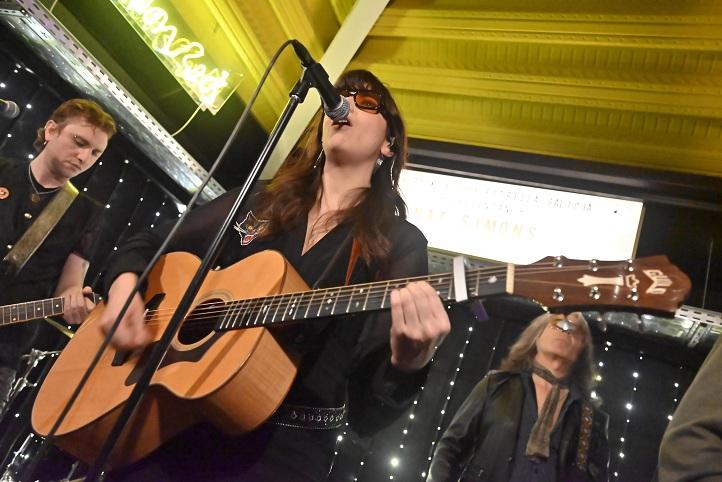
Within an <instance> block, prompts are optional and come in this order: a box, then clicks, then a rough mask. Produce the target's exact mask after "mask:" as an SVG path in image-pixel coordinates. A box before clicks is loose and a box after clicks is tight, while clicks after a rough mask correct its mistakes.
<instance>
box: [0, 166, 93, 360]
mask: <svg viewBox="0 0 722 482" xmlns="http://www.w3.org/2000/svg"><path fill="white" fill-rule="evenodd" d="M31 176H32V172H31V171H30V166H29V162H17V161H15V162H13V161H8V160H6V159H2V158H0V258H2V257H4V256H5V255H6V254H7V253H8V252H9V251H10V248H11V247H12V246H13V245H14V244H15V243H16V242H17V241H18V239H20V237H21V236H22V235H23V233H24V232H25V230H26V229H28V227H29V226H30V225H31V224H32V223H33V221H35V219H36V218H37V217H38V216H39V215H40V213H41V212H42V210H43V208H45V206H47V204H48V203H49V202H50V200H51V199H52V198H53V196H54V195H55V194H54V193H55V192H56V190H55V189H44V188H42V187H41V186H40V184H38V183H37V181H36V180H35V179H34V178H33V179H32V181H31ZM31 182H34V183H35V188H36V189H37V190H38V192H40V195H39V196H38V197H39V201H38V202H33V201H32V200H31V197H30V196H31V194H32V193H34V192H35V191H34V190H33V188H32V186H31V184H30V183H31ZM100 212H101V209H100V208H99V206H98V204H97V203H95V202H94V201H93V200H91V199H90V198H88V197H87V196H84V195H83V194H78V196H77V197H76V198H75V200H74V201H73V203H72V204H71V205H70V207H69V208H68V210H67V211H66V212H65V214H63V217H62V218H60V221H58V223H57V224H56V225H55V228H54V229H53V230H52V232H51V233H50V234H49V235H48V237H47V238H45V240H44V241H43V243H42V244H41V245H40V247H39V248H38V250H37V251H36V252H35V254H33V256H32V257H31V258H30V259H29V260H28V262H27V263H26V264H25V266H24V267H23V269H22V270H21V271H20V272H19V273H18V274H17V276H15V277H12V278H10V279H5V280H3V279H2V277H0V305H9V304H14V303H20V302H23V301H35V300H39V299H44V298H49V297H51V296H52V295H53V293H54V291H55V288H56V286H57V284H58V279H59V278H60V274H61V272H62V270H63V266H64V265H65V261H66V260H67V259H68V256H69V255H70V253H73V252H74V253H77V254H78V255H79V256H80V257H81V258H84V259H90V255H91V250H92V248H91V246H92V241H93V239H95V237H96V233H95V232H96V229H97V226H98V223H97V219H98V217H99V213H100ZM37 323H38V322H36V321H31V322H27V323H20V324H17V325H12V326H5V327H2V328H1V330H2V333H1V334H0V366H7V367H11V368H15V367H16V366H17V363H18V360H19V357H20V355H22V354H23V353H25V352H26V351H28V350H29V349H30V346H32V344H33V340H34V338H35V336H36V332H37V327H38V326H37Z"/></svg>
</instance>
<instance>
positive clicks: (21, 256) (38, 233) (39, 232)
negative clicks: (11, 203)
mask: <svg viewBox="0 0 722 482" xmlns="http://www.w3.org/2000/svg"><path fill="white" fill-rule="evenodd" d="M77 196H78V189H77V188H76V187H75V186H73V185H72V183H70V181H68V182H66V183H65V185H64V186H63V188H62V189H61V190H60V191H58V193H57V194H56V195H55V197H53V199H52V200H51V201H50V202H49V203H48V205H47V206H45V209H43V211H42V212H41V213H40V215H39V216H38V217H37V219H35V221H34V222H33V224H31V225H30V227H29V228H28V229H27V230H26V231H25V232H24V233H23V235H22V236H21V237H20V239H19V240H18V242H17V243H15V245H14V246H13V247H12V249H11V250H10V251H9V252H8V253H7V254H6V255H5V257H4V258H3V259H2V265H3V270H5V269H8V270H9V271H10V272H9V274H10V275H11V276H13V275H16V274H17V273H19V272H20V270H21V269H23V267H24V266H25V264H26V263H27V262H28V260H29V259H30V258H31V257H32V255H33V254H35V252H36V251H37V250H38V248H39V247H40V245H41V244H43V241H45V239H46V238H47V237H48V235H49V234H50V232H51V231H52V230H53V228H55V226H56V225H57V224H58V221H60V218H62V217H63V214H65V212H66V211H67V210H68V208H69V207H70V205H71V204H72V203H73V201H74V200H75V198H76V197H77Z"/></svg>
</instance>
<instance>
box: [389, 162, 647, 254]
mask: <svg viewBox="0 0 722 482" xmlns="http://www.w3.org/2000/svg"><path fill="white" fill-rule="evenodd" d="M400 187H401V194H402V195H403V197H404V200H405V201H406V204H407V205H408V207H409V221H410V222H412V223H413V224H415V225H416V226H417V227H418V228H419V229H421V231H423V233H424V235H425V236H426V238H427V239H428V240H429V246H430V247H434V248H439V249H443V250H447V251H452V252H456V253H463V254H468V255H471V256H478V257H481V258H487V259H493V260H498V261H503V262H508V263H515V264H529V263H533V262H535V261H538V260H539V259H541V258H544V257H545V256H557V255H563V256H566V257H567V258H572V259H598V260H618V259H628V258H631V257H633V255H634V249H635V244H636V239H637V233H638V229H639V223H640V221H641V216H642V209H643V204H642V202H639V201H626V200H621V199H615V198H609V197H602V196H592V195H588V194H576V193H571V192H565V191H555V190H551V189H541V188H534V187H527V186H517V185H513V184H504V183H500V182H491V181H482V180H477V179H467V178H462V177H457V176H446V175H441V174H431V173H426V172H420V171H409V170H406V171H404V172H403V173H402V176H401V181H400Z"/></svg>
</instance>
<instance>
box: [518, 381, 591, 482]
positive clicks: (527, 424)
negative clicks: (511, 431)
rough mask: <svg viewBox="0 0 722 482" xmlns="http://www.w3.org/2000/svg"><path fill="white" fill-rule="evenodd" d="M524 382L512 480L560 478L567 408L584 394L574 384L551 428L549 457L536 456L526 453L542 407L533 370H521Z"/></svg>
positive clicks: (530, 481) (547, 481)
mask: <svg viewBox="0 0 722 482" xmlns="http://www.w3.org/2000/svg"><path fill="white" fill-rule="evenodd" d="M521 378H522V383H523V385H524V403H523V404H522V415H521V422H520V424H519V435H518V437H517V440H516V449H515V450H514V462H513V468H512V473H511V479H510V480H511V481H519V482H553V481H555V480H557V464H558V463H559V444H560V442H561V427H562V422H563V420H564V417H565V416H566V413H567V410H568V409H569V406H570V405H571V404H572V402H573V401H577V400H581V399H582V394H581V392H580V391H579V390H578V389H577V388H576V386H574V385H572V386H571V388H570V390H569V394H568V395H567V397H566V399H565V400H564V404H563V405H562V409H561V411H560V412H559V417H558V418H557V421H556V423H555V424H554V427H553V428H552V433H551V437H550V440H549V458H547V459H546V460H535V459H531V458H529V457H527V456H526V445H527V442H528V441H529V436H530V435H531V431H532V429H533V428H534V424H535V423H536V421H537V419H538V418H539V407H538V405H537V399H536V389H535V388H534V381H533V380H532V376H531V374H529V373H528V372H524V373H522V374H521Z"/></svg>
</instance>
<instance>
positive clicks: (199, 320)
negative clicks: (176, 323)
mask: <svg viewBox="0 0 722 482" xmlns="http://www.w3.org/2000/svg"><path fill="white" fill-rule="evenodd" d="M225 307H226V305H225V303H224V302H223V300H221V299H210V300H206V301H204V302H203V303H201V304H199V305H198V306H196V307H195V308H194V309H193V311H191V312H190V313H189V314H188V316H187V317H186V319H185V321H184V322H183V325H181V327H180V330H179V331H178V341H180V342H181V343H182V344H184V345H191V344H193V343H196V342H198V341H200V340H202V339H203V338H205V337H206V336H208V335H209V334H210V333H213V327H214V326H215V325H216V323H217V322H218V321H219V320H220V319H221V318H222V317H223V315H224V314H225Z"/></svg>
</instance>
